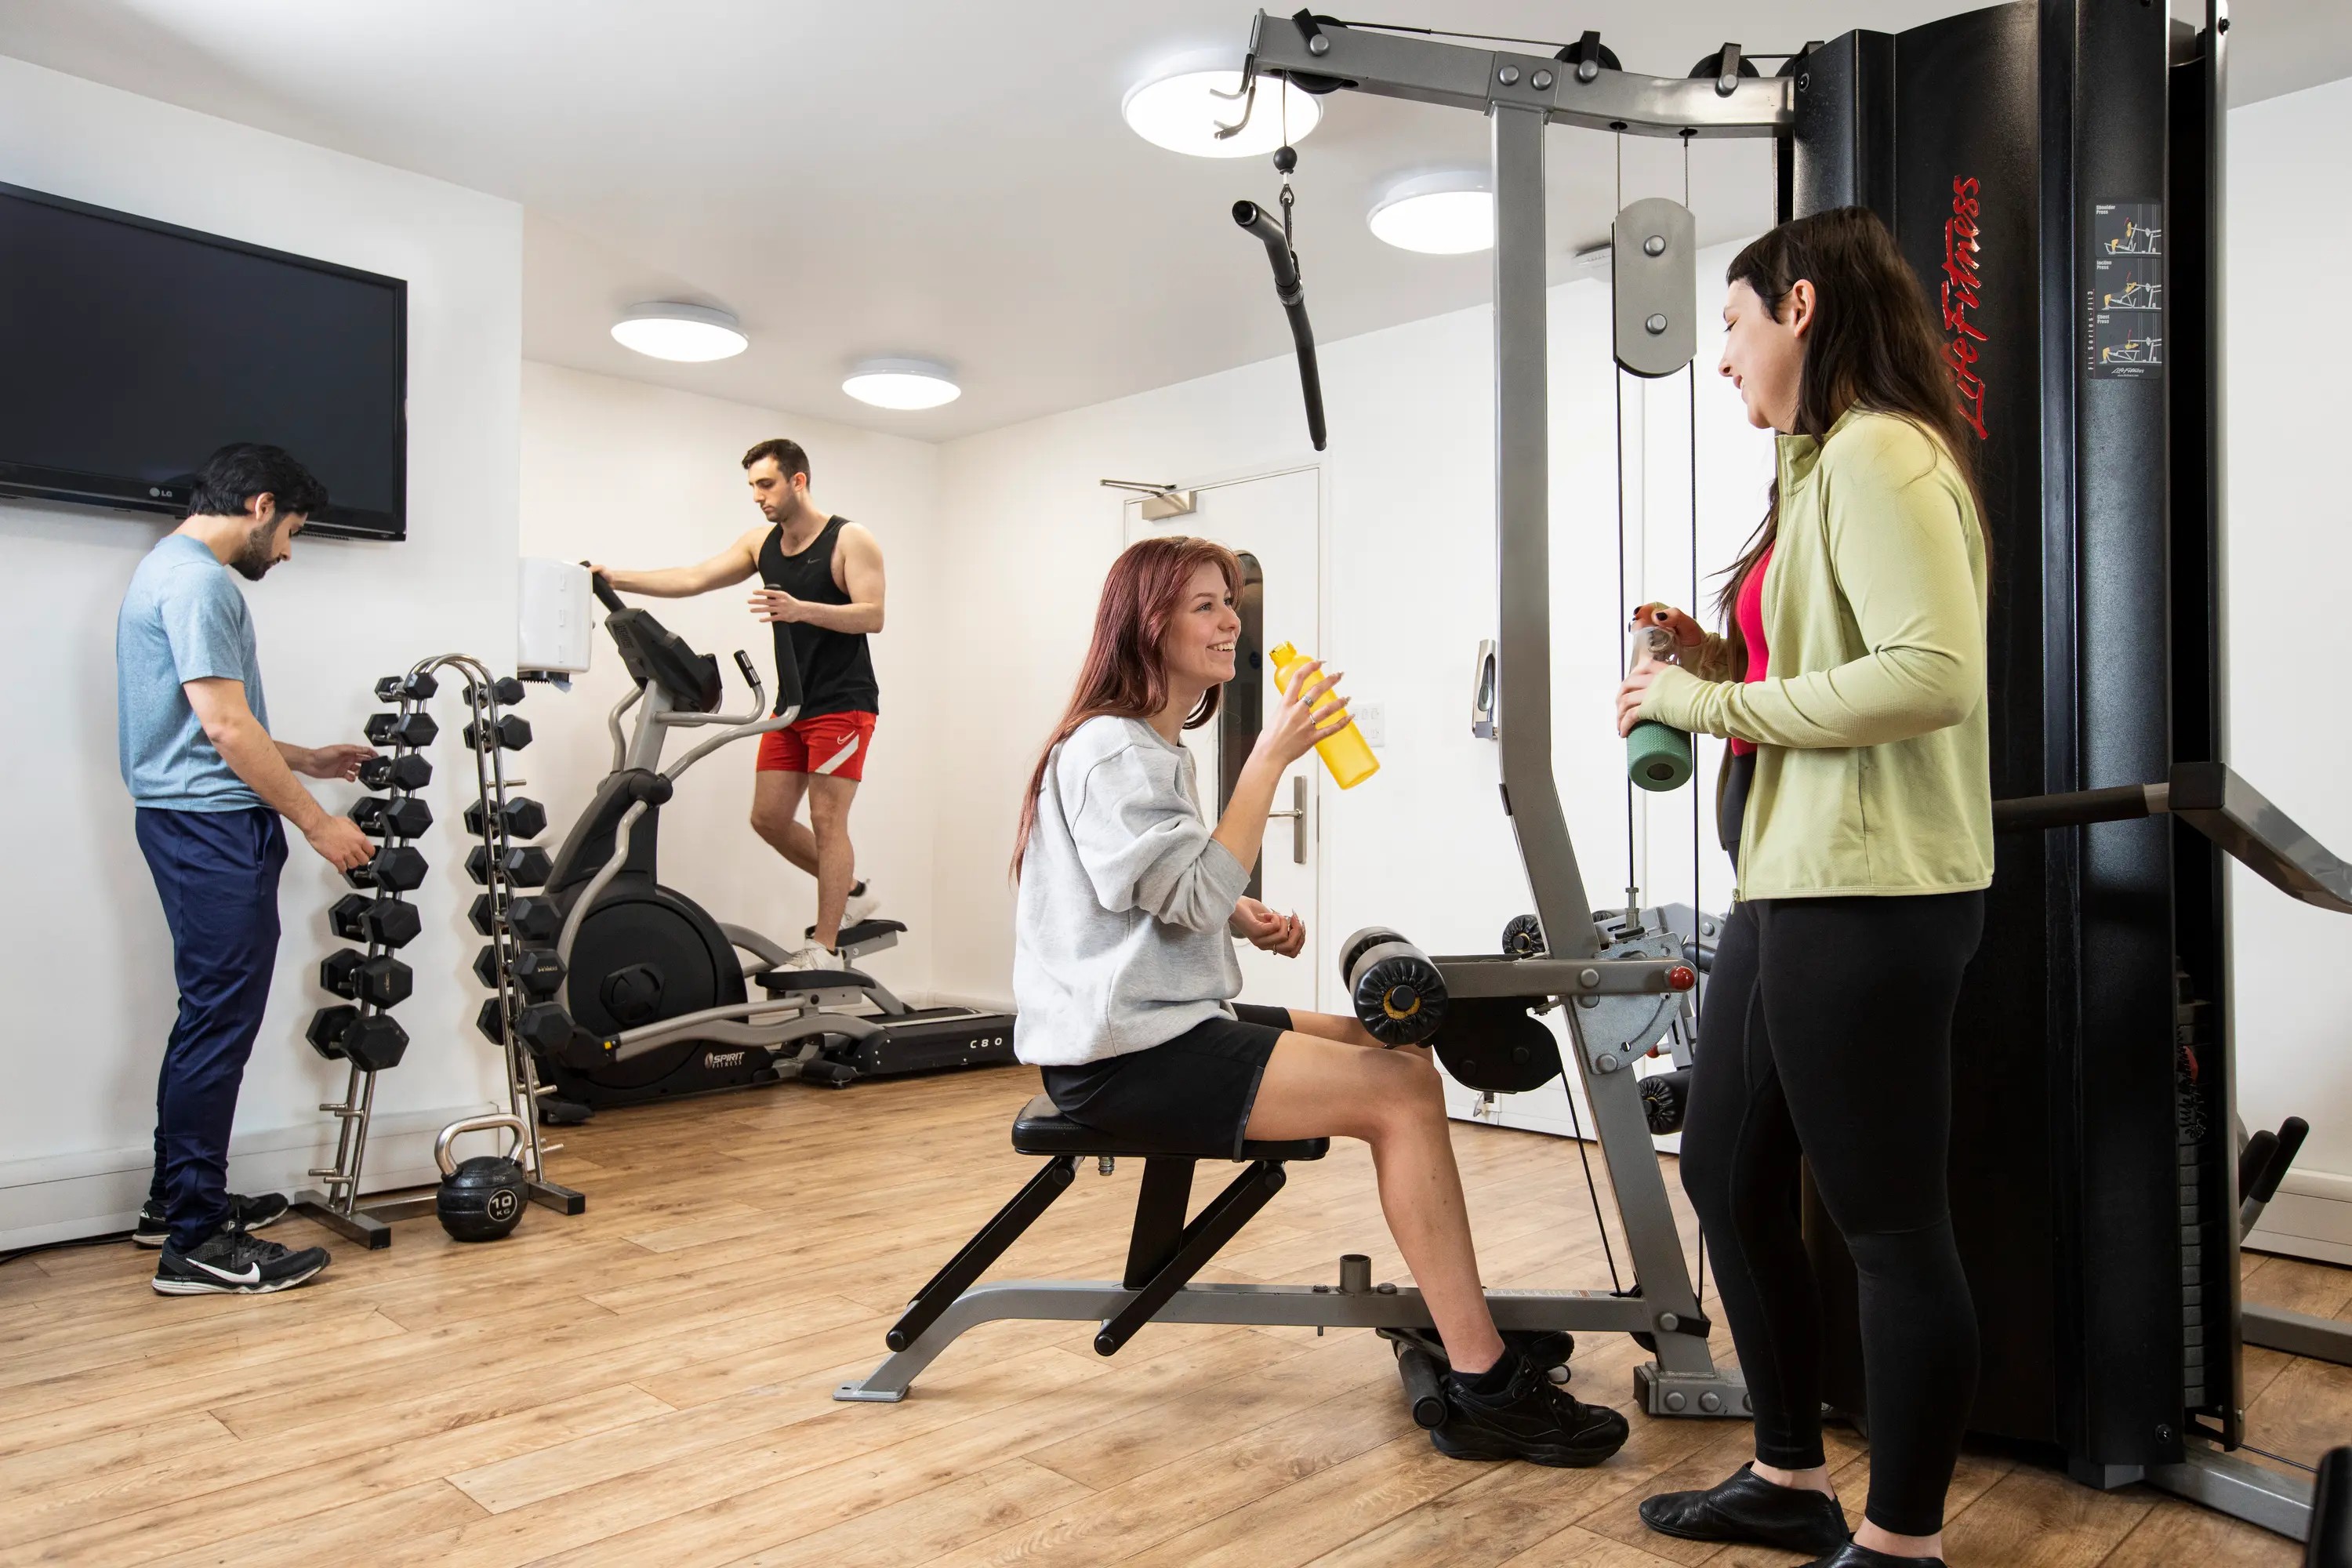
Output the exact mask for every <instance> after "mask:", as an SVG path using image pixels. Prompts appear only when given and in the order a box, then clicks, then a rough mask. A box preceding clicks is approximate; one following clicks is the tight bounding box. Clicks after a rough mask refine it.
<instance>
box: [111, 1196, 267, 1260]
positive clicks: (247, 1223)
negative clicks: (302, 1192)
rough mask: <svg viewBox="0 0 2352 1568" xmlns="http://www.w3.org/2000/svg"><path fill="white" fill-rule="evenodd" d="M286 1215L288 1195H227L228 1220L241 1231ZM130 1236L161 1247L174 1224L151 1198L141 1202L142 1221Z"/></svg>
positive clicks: (149, 1245) (256, 1227)
mask: <svg viewBox="0 0 2352 1568" xmlns="http://www.w3.org/2000/svg"><path fill="white" fill-rule="evenodd" d="M285 1217H286V1194H283V1193H257V1194H254V1195H253V1196H251V1197H247V1196H246V1195H245V1194H243V1193H231V1194H229V1195H228V1222H229V1224H231V1225H233V1226H236V1228H237V1229H239V1230H259V1229H260V1228H261V1227H262V1226H265V1225H276V1224H277V1223H278V1221H279V1220H281V1219H284V1218H285ZM171 1239H172V1226H171V1223H170V1222H169V1221H167V1220H166V1219H165V1218H164V1217H163V1210H162V1209H161V1208H159V1207H157V1206H156V1204H155V1200H154V1199H152V1198H150V1199H148V1200H147V1202H146V1203H144V1204H142V1205H140V1209H139V1223H138V1224H137V1225H135V1226H131V1240H132V1241H133V1242H136V1243H137V1244H138V1245H139V1246H141V1247H161V1246H163V1244H164V1243H165V1242H167V1241H169V1240H171Z"/></svg>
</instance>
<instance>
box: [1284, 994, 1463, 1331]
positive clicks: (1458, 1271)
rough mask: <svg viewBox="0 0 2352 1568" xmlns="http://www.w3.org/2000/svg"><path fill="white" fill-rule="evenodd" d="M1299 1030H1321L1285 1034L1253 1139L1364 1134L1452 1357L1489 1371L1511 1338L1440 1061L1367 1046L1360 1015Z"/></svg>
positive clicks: (1307, 1019) (1421, 1053)
mask: <svg viewBox="0 0 2352 1568" xmlns="http://www.w3.org/2000/svg"><path fill="white" fill-rule="evenodd" d="M1291 1022H1292V1023H1293V1024H1294V1025H1310V1026H1316V1027H1315V1028H1314V1029H1313V1030H1311V1031H1310V1030H1309V1029H1305V1028H1296V1027H1295V1028H1292V1029H1289V1030H1286V1032H1285V1033H1284V1034H1283V1037H1282V1038H1281V1040H1280V1041H1278V1042H1277V1043H1276V1046H1275V1047H1274V1055H1273V1056H1272V1058H1269V1059H1268V1060H1267V1062H1266V1065H1265V1078H1264V1079H1260V1080H1259V1083H1258V1089H1257V1103H1256V1105H1255V1107H1254V1108H1253V1109H1252V1110H1251V1111H1250V1119H1249V1135H1250V1136H1251V1137H1252V1138H1263V1139H1291V1138H1332V1137H1339V1138H1360V1139H1361V1140H1362V1141H1363V1142H1366V1143H1368V1144H1370V1146H1371V1151H1372V1168H1373V1170H1374V1171H1375V1172H1376V1173H1378V1175H1379V1179H1380V1187H1381V1213H1382V1214H1384V1215H1387V1216H1388V1222H1389V1234H1390V1235H1391V1236H1392V1237H1395V1238H1396V1244H1397V1250H1398V1251H1399V1252H1401V1253H1402V1254H1403V1255H1404V1262H1405V1267H1406V1268H1410V1269H1412V1278H1413V1281H1414V1283H1416V1284H1417V1285H1419V1286H1420V1287H1421V1296H1422V1300H1423V1301H1424V1302H1426V1303H1427V1304H1428V1307H1429V1315H1430V1318H1431V1319H1432V1321H1434V1322H1435V1323H1436V1325H1437V1332H1438V1336H1439V1337H1440V1338H1441V1339H1443V1340H1444V1342H1445V1354H1446V1359H1447V1360H1448V1361H1450V1362H1451V1363H1453V1365H1454V1370H1455V1371H1456V1372H1459V1373H1463V1374H1464V1375H1465V1376H1470V1375H1475V1374H1476V1373H1482V1372H1485V1371H1486V1369H1487V1368H1489V1367H1491V1366H1493V1365H1494V1364H1495V1362H1496V1358H1498V1357H1499V1356H1501V1355H1502V1353H1503V1341H1502V1336H1501V1335H1499V1334H1497V1333H1496V1331H1495V1319H1494V1316H1493V1314H1492V1313H1490V1312H1489V1311H1488V1310H1486V1291H1485V1289H1483V1288H1482V1287H1481V1285H1480V1283H1479V1280H1478V1254H1477V1250H1476V1248H1475V1247H1474V1246H1473V1245H1472V1244H1471V1240H1470V1215H1469V1210H1468V1208H1467V1206H1466V1205H1465V1203H1464V1202H1463V1197H1462V1173H1461V1171H1460V1170H1459V1169H1457V1168H1456V1167H1455V1165H1454V1141H1453V1138H1452V1135H1451V1134H1450V1133H1449V1132H1448V1131H1447V1128H1446V1121H1445V1095H1444V1089H1443V1088H1442V1087H1441V1085H1440V1083H1439V1081H1438V1077H1437V1068H1436V1066H1435V1064H1433V1062H1432V1061H1431V1060H1430V1058H1429V1053H1428V1051H1426V1050H1424V1049H1422V1048H1421V1047H1414V1046H1400V1047H1397V1048H1396V1049H1394V1050H1381V1049H1378V1048H1374V1049H1369V1050H1368V1049H1366V1048H1365V1047H1367V1046H1372V1047H1377V1046H1378V1042H1377V1041H1375V1040H1373V1039H1372V1038H1371V1037H1370V1035H1368V1034H1365V1033H1364V1031H1363V1029H1362V1027H1361V1026H1360V1025H1357V1024H1356V1023H1355V1022H1354V1021H1353V1020H1352V1019H1345V1020H1343V1019H1339V1018H1333V1017H1330V1016H1328V1015H1322V1014H1296V1015H1293V1016H1292V1019H1291ZM1323 1028H1330V1029H1331V1030H1332V1033H1333V1036H1335V1037H1326V1036H1325V1035H1324V1034H1323V1033H1322V1032H1321V1030H1322V1029H1323ZM1346 1030H1352V1031H1353V1032H1354V1033H1353V1035H1349V1034H1347V1033H1345V1032H1344V1031H1346ZM1358 1037H1360V1038H1358Z"/></svg>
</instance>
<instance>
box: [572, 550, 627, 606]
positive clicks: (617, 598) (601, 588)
mask: <svg viewBox="0 0 2352 1568" xmlns="http://www.w3.org/2000/svg"><path fill="white" fill-rule="evenodd" d="M580 564H581V565H583V566H587V567H588V586H589V587H590V588H591V589H593V591H594V592H595V595H596V597H597V600H598V601H599V602H600V603H601V604H603V605H604V607H605V608H606V609H608V610H625V609H627V608H628V607H629V606H628V605H625V604H623V603H621V595H618V594H615V593H614V592H613V584H611V583H610V582H608V581H606V580H605V577H604V574H603V573H602V572H599V571H597V570H596V569H595V567H593V566H591V565H589V563H587V562H585V561H583V562H582V563H580Z"/></svg>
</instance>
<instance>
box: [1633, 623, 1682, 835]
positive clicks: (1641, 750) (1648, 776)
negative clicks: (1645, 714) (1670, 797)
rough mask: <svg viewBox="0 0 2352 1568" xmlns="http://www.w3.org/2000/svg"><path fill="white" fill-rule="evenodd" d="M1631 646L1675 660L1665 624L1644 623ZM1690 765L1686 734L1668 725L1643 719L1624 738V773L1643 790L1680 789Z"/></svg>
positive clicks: (1639, 651) (1671, 635)
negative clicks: (1652, 624) (1645, 624)
mask: <svg viewBox="0 0 2352 1568" xmlns="http://www.w3.org/2000/svg"><path fill="white" fill-rule="evenodd" d="M1633 647H1634V651H1635V653H1636V654H1637V655H1639V654H1643V653H1646V654H1648V655H1649V656H1650V657H1651V658H1653V659H1655V660H1658V661H1660V662H1663V663H1668V664H1671V663H1673V662H1674V658H1675V635H1674V633H1672V632H1670V631H1668V630H1666V628H1665V627H1664V626H1643V628H1642V629H1641V630H1640V631H1638V632H1635V633H1634V634H1633ZM1693 765H1694V764H1693V761H1692V755H1691V738H1690V736H1689V734H1688V733H1686V732H1685V731H1681V730H1677V729H1675V727H1674V726H1673V725H1671V724H1661V723H1659V722H1658V721H1656V720H1654V719H1644V720H1643V721H1641V722H1640V723H1638V724H1636V725H1634V726H1633V733H1631V734H1629V735H1627V736H1626V737H1625V776H1626V777H1628V778H1630V779H1632V780H1633V782H1634V783H1635V784H1639V785H1640V786H1641V787H1642V788H1643V789H1646V790H1652V791H1655V792H1656V793H1658V794H1661V795H1663V794H1664V793H1665V792H1666V791H1668V790H1676V789H1680V788H1682V787H1683V785H1685V784H1688V783H1689V782H1690V776H1691V772H1692V768H1693Z"/></svg>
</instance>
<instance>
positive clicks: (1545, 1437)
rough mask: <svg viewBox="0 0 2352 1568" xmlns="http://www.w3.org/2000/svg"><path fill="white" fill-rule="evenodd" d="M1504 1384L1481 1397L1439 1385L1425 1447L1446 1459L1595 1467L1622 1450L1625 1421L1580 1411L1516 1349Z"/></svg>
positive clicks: (1593, 1409) (1604, 1412) (1605, 1412)
mask: <svg viewBox="0 0 2352 1568" xmlns="http://www.w3.org/2000/svg"><path fill="white" fill-rule="evenodd" d="M1504 1353H1505V1354H1506V1355H1507V1356H1508V1357H1509V1358H1510V1359H1511V1363H1512V1367H1511V1376H1510V1381H1509V1382H1508V1383H1507V1384H1504V1385H1503V1388H1502V1390H1501V1392H1499V1393H1496V1394H1478V1393H1475V1392H1474V1391H1473V1390H1471V1389H1470V1388H1468V1387H1466V1386H1465V1384H1464V1383H1463V1381H1462V1379H1461V1378H1460V1377H1458V1376H1454V1375H1452V1374H1449V1375H1448V1376H1447V1377H1446V1379H1445V1419H1444V1422H1443V1423H1442V1424H1440V1425H1439V1426H1438V1427H1437V1429H1436V1430H1434V1431H1433V1432H1432V1433H1430V1435H1429V1441H1430V1444H1431V1446H1432V1447H1434V1448H1436V1450H1437V1451H1438V1452H1439V1453H1441V1454H1444V1455H1445V1456H1446V1457H1447V1458H1454V1459H1526V1460H1528V1461H1529V1462H1531V1463H1534V1464H1538V1465H1562V1466H1575V1467H1582V1466H1585V1465H1597V1464H1599V1463H1601V1460H1603V1459H1606V1458H1609V1457H1610V1456H1611V1455H1612V1454H1614V1453H1615V1452H1616V1451H1617V1450H1618V1449H1620V1448H1622V1447H1624V1446H1625V1437H1626V1434H1627V1431H1628V1428H1627V1427H1626V1425H1625V1418H1624V1417H1623V1416H1622V1415H1618V1414H1617V1412H1615V1411H1614V1410H1612V1409H1610V1408H1609V1407H1608V1406H1607V1405H1586V1404H1584V1403H1582V1402H1581V1401H1580V1400H1578V1399H1576V1398H1574V1397H1572V1396H1571V1395H1570V1394H1568V1392H1567V1391H1566V1390H1564V1389H1560V1388H1556V1387H1554V1386H1553V1385H1552V1384H1551V1382H1550V1380H1549V1378H1548V1377H1546V1375H1545V1373H1544V1372H1543V1371H1542V1369H1540V1368H1538V1367H1537V1366H1536V1365H1535V1364H1534V1363H1531V1362H1529V1361H1528V1358H1527V1357H1526V1356H1524V1355H1522V1354H1521V1353H1519V1352H1517V1350H1506V1351H1505V1352H1504Z"/></svg>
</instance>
